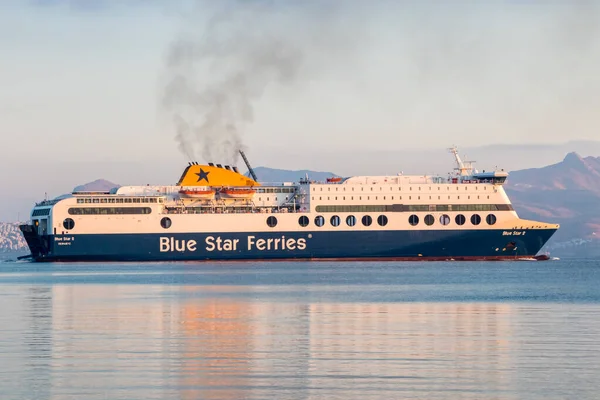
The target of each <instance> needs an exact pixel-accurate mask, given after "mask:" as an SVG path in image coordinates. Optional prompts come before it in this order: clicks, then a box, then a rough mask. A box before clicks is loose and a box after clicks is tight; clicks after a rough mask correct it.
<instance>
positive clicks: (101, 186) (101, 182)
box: [73, 179, 121, 192]
mask: <svg viewBox="0 0 600 400" xmlns="http://www.w3.org/2000/svg"><path fill="white" fill-rule="evenodd" d="M119 186H121V185H118V184H116V183H112V182H109V181H107V180H105V179H96V180H95V181H93V182H88V183H85V184H83V185H79V186H76V187H75V188H74V189H73V191H74V192H94V191H106V192H107V191H109V190H111V189H113V188H116V187H119Z"/></svg>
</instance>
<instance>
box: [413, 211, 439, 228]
mask: <svg viewBox="0 0 600 400" xmlns="http://www.w3.org/2000/svg"><path fill="white" fill-rule="evenodd" d="M409 222H410V221H409ZM423 222H425V225H428V226H431V225H433V223H434V222H435V218H433V215H431V214H427V215H426V216H425V218H423ZM417 223H418V222H417ZM411 225H412V224H411ZM415 225H416V224H415Z"/></svg>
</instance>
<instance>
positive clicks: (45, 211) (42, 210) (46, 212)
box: [31, 208, 50, 217]
mask: <svg viewBox="0 0 600 400" xmlns="http://www.w3.org/2000/svg"><path fill="white" fill-rule="evenodd" d="M40 215H50V208H38V209H37V210H33V213H32V214H31V216H32V217H39V216H40Z"/></svg>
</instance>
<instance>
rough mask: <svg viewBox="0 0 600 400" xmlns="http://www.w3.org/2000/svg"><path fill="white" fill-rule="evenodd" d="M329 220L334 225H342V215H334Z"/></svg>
mask: <svg viewBox="0 0 600 400" xmlns="http://www.w3.org/2000/svg"><path fill="white" fill-rule="evenodd" d="M329 222H331V225H333V226H340V217H339V216H337V215H334V216H333V217H331V219H329Z"/></svg>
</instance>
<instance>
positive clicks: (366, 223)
mask: <svg viewBox="0 0 600 400" xmlns="http://www.w3.org/2000/svg"><path fill="white" fill-rule="evenodd" d="M372 223H373V218H371V216H370V215H365V216H364V217H362V224H363V225H364V226H370V225H371V224H372Z"/></svg>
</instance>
